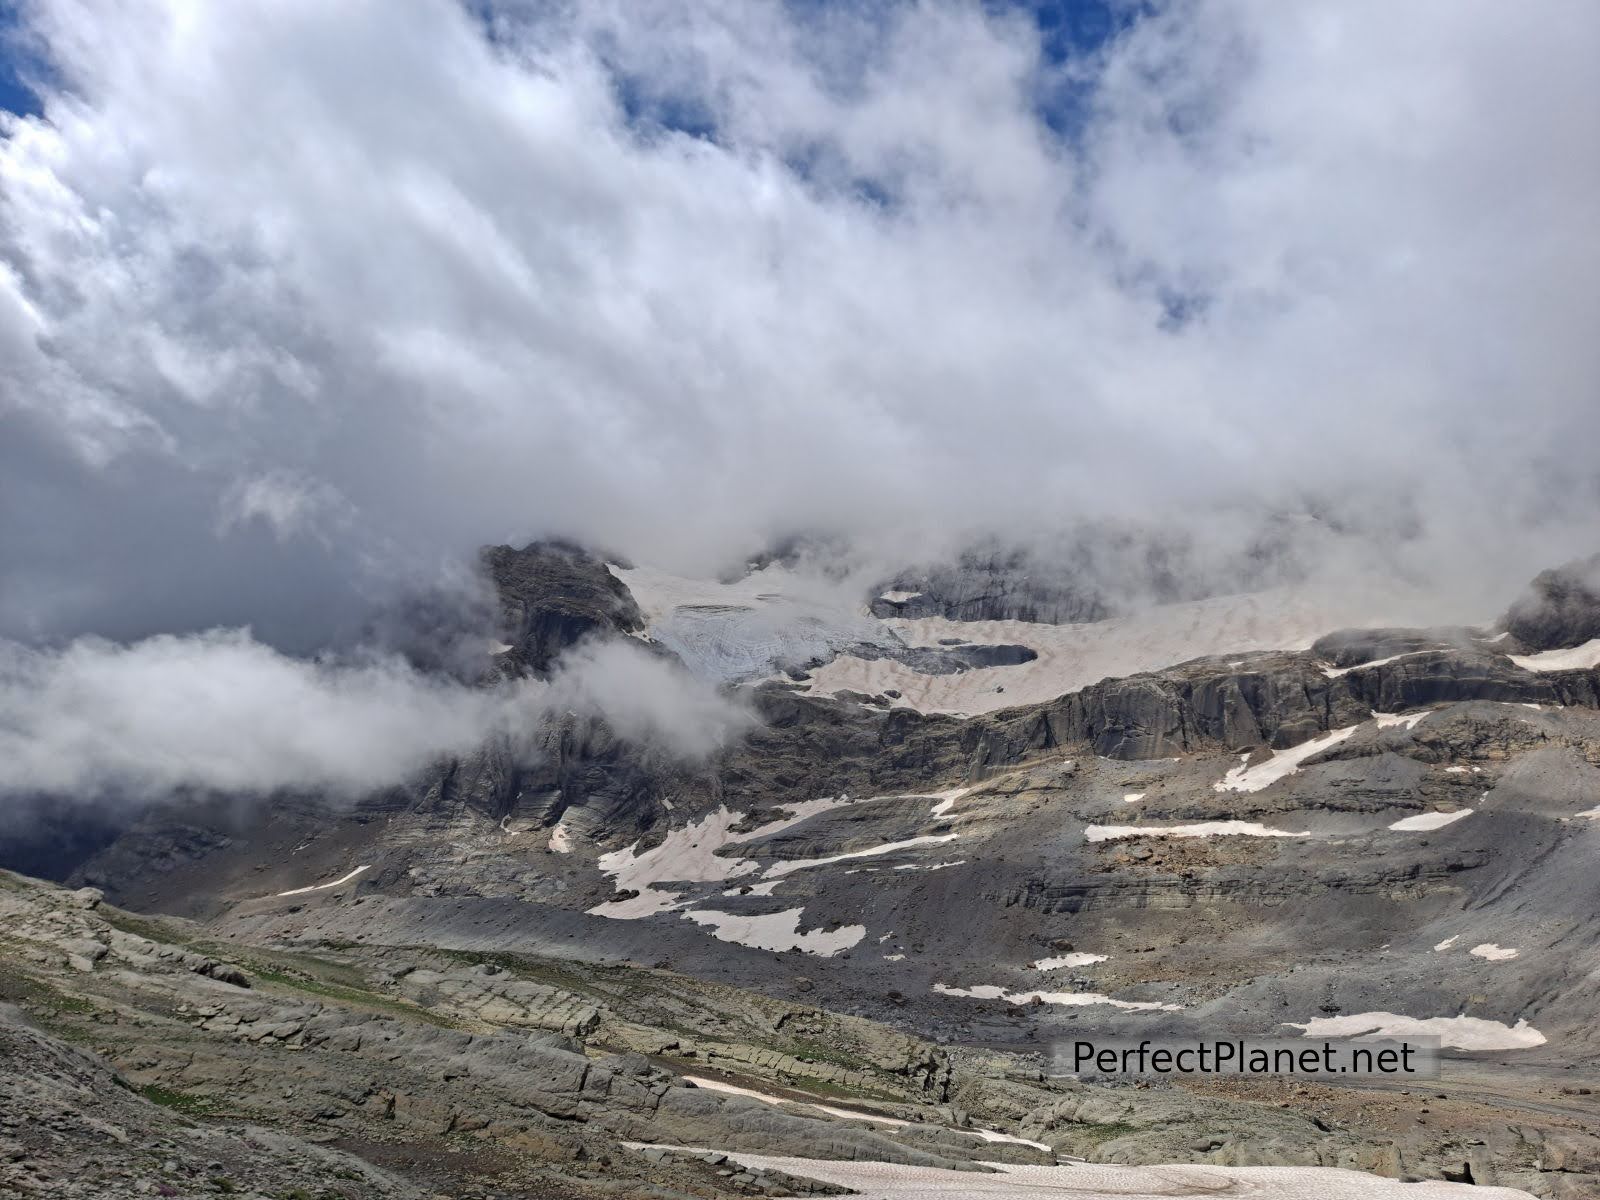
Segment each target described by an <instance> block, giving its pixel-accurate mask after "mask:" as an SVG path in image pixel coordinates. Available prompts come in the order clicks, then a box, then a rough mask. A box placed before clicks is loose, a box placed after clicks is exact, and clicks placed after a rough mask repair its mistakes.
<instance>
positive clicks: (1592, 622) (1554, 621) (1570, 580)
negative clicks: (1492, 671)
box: [1504, 554, 1600, 650]
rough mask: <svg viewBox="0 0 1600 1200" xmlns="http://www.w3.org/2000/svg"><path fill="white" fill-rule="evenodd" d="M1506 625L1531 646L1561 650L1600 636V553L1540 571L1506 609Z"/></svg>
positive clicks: (1520, 640)
mask: <svg viewBox="0 0 1600 1200" xmlns="http://www.w3.org/2000/svg"><path fill="white" fill-rule="evenodd" d="M1504 625H1505V627H1506V628H1507V629H1508V630H1510V631H1511V636H1512V637H1514V638H1516V639H1517V641H1519V642H1521V643H1522V644H1523V645H1524V646H1525V647H1527V648H1528V649H1530V650H1559V649H1561V648H1562V647H1564V646H1578V645H1582V644H1583V643H1584V642H1587V641H1589V640H1590V639H1591V638H1597V637H1600V554H1596V555H1594V556H1592V557H1590V558H1586V559H1580V560H1578V561H1577V562H1570V563H1567V564H1566V565H1565V566H1562V567H1556V568H1554V569H1552V570H1549V571H1541V572H1540V573H1539V574H1538V575H1536V576H1535V577H1534V580H1533V583H1532V584H1530V585H1529V587H1528V591H1527V592H1526V594H1524V595H1523V596H1522V597H1521V598H1520V599H1519V600H1517V602H1516V603H1515V604H1513V605H1512V606H1511V608H1510V611H1508V612H1507V613H1506V615H1505V619H1504Z"/></svg>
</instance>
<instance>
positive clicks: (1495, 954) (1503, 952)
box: [1467, 942, 1521, 962]
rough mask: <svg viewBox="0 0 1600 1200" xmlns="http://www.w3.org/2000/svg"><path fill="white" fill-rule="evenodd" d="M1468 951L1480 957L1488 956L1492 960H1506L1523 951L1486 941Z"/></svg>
mask: <svg viewBox="0 0 1600 1200" xmlns="http://www.w3.org/2000/svg"><path fill="white" fill-rule="evenodd" d="M1467 953H1468V954H1471V955H1474V956H1476V957H1478V958H1486V959H1488V960H1489V961H1490V962H1506V961H1507V960H1508V959H1513V958H1515V957H1516V956H1517V955H1518V954H1519V953H1521V951H1518V950H1514V949H1512V948H1511V947H1509V946H1497V945H1495V944H1494V943H1493V942H1484V943H1483V944H1482V945H1481V946H1474V947H1473V948H1472V949H1471V950H1468V951H1467Z"/></svg>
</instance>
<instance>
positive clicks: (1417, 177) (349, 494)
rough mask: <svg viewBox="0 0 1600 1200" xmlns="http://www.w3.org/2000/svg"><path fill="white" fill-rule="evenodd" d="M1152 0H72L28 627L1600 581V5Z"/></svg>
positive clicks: (41, 248) (319, 632) (5, 600)
mask: <svg viewBox="0 0 1600 1200" xmlns="http://www.w3.org/2000/svg"><path fill="white" fill-rule="evenodd" d="M1109 8H1110V9H1111V10H1112V11H1115V12H1118V13H1121V14H1122V15H1123V16H1125V17H1126V18H1127V20H1126V22H1125V28H1124V29H1123V30H1122V32H1120V33H1119V34H1118V35H1117V36H1115V37H1113V38H1112V39H1110V40H1109V41H1107V42H1106V43H1104V44H1103V45H1098V46H1093V47H1086V48H1082V49H1080V50H1078V51H1076V52H1074V53H1071V54H1067V55H1065V56H1058V55H1051V54H1047V53H1045V50H1044V47H1043V43H1042V41H1041V36H1040V33H1039V30H1038V29H1037V27H1036V25H1035V24H1034V22H1033V20H1032V18H1031V17H1030V16H1029V15H1028V6H1023V5H1018V6H1016V7H1009V6H1007V5H1005V4H994V3H981V4H980V3H978V2H977V0H971V2H961V0H927V2H924V3H882V4H860V5H858V4H853V3H843V2H839V3H828V2H825V3H820V4H804V5H797V4H784V3H780V2H779V0H726V2H723V0H711V2H707V0H627V2H626V3H610V2H606V0H599V2H595V3H583V4H577V5H566V4H543V3H537V4H535V3H519V2H518V0H500V2H496V3H489V4H476V3H475V4H466V3H459V2H457V0H416V2H415V3H408V4H406V5H405V6H403V9H402V10H397V9H396V7H395V6H394V5H393V4H391V3H386V2H384V0H349V2H345V3H339V4H328V3H325V2H324V0H271V2H258V0H236V2H234V3H229V4H225V5H210V6H207V5H192V4H187V3H180V2H179V0H136V2H133V3H129V2H127V0H48V2H45V0H25V3H23V4H22V5H21V14H20V18H19V29H20V31H21V32H20V34H19V36H20V37H21V38H22V39H23V40H24V42H25V44H26V45H27V47H28V49H29V52H30V53H31V54H33V55H35V56H36V57H37V58H38V59H39V60H40V61H41V63H43V64H45V65H44V66H43V67H42V68H41V71H40V90H41V93H42V100H43V115H42V116H41V117H37V118H27V119H23V118H12V117H6V118H3V121H4V124H3V126H0V563H3V564H4V565H3V571H4V577H3V581H0V583H3V586H0V635H8V636H12V637H15V638H20V639H23V640H28V641H33V642H40V641H44V640H48V639H52V638H54V639H59V638H62V637H71V636H74V635H77V634H80V633H84V632H92V633H99V634H103V635H106V636H109V637H113V638H117V639H121V640H131V639H136V638H140V637H144V636H146V635H148V634H151V633H159V632H172V633H181V632H190V631H194V630H198V629H205V628H210V627H215V626H218V625H228V626H232V625H244V624H249V625H251V626H253V627H254V628H255V629H256V631H257V634H258V636H259V637H261V638H262V639H263V640H264V641H266V642H268V643H269V644H272V645H276V646H280V647H290V648H301V649H304V648H310V647H316V646H320V645H325V644H327V643H328V642H329V641H330V640H335V639H336V636H337V634H338V632H339V631H340V630H341V629H343V628H348V627H351V626H354V625H359V614H360V613H361V611H362V610H363V609H364V608H365V607H366V606H367V605H368V604H369V603H370V602H371V601H372V600H373V599H374V597H375V596H383V595H386V594H388V593H389V592H390V591H391V590H392V589H393V587H394V586H395V585H396V584H397V583H399V582H402V581H408V580H411V579H414V578H417V577H419V576H420V577H431V576H432V575H434V574H435V573H436V572H437V571H438V569H439V568H440V566H441V564H444V563H448V562H451V561H460V560H461V559H463V558H464V557H466V556H469V555H470V553H471V552H472V550H473V548H474V547H475V546H477V545H478V544H480V543H484V542H494V541H514V540H518V539H522V538H526V537H528V536H530V535H534V534H537V533H541V532H560V533H566V534H570V535H573V536H575V537H578V538H580V539H583V540H586V541H589V542H591V543H596V544H600V545H604V546H607V547H611V548H615V549H617V550H619V551H621V552H622V553H625V554H627V555H630V556H632V557H634V558H636V559H638V560H640V561H645V562H651V561H654V562H659V563H662V564H663V565H669V566H680V567H691V568H695V567H704V566H707V565H720V564H723V563H726V562H728V561H738V560H739V556H740V555H743V554H746V553H749V552H750V551H752V550H754V549H756V548H758V547H760V546H761V545H763V544H765V543H767V542H769V541H770V540H771V539H773V538H775V537H779V536H782V535H784V534H788V533H793V532H804V533H818V534H822V535H837V536H839V537H842V538H845V539H848V540H852V541H855V542H859V543H862V544H864V545H867V546H869V547H870V548H871V549H872V551H873V552H874V553H875V554H877V555H878V556H879V557H880V558H881V559H883V560H884V561H893V560H894V559H895V558H896V557H897V556H898V557H901V558H904V559H909V560H913V561H914V560H916V559H918V558H920V557H922V556H924V555H925V554H928V553H932V552H936V551H938V550H941V549H947V548H948V547H949V545H951V544H957V545H959V544H961V543H963V542H965V541H967V540H970V539H972V538H974V537H980V536H983V535H986V534H1001V535H1003V536H1004V537H1006V538H1008V539H1012V540H1020V541H1038V542H1040V543H1042V544H1048V543H1049V540H1050V538H1052V537H1054V536H1056V535H1057V534H1059V533H1060V531H1061V530H1062V529H1064V528H1071V527H1075V526H1078V525H1083V524H1088V525H1095V524H1096V523H1104V522H1115V523H1120V524H1122V525H1125V526H1127V527H1129V528H1133V529H1137V528H1139V527H1141V526H1143V527H1155V528H1159V529H1162V530H1163V531H1164V532H1165V534H1167V535H1169V536H1177V535H1181V536H1183V537H1187V538H1188V539H1190V540H1191V541H1192V542H1194V543H1196V544H1198V545H1200V547H1201V550H1200V552H1199V553H1198V557H1199V558H1201V559H1207V558H1210V557H1215V555H1212V554H1211V553H1210V548H1211V547H1213V546H1215V547H1221V548H1227V549H1231V548H1232V547H1233V544H1234V542H1235V541H1236V540H1237V535H1236V533H1235V530H1236V529H1237V528H1238V527H1239V526H1240V525H1244V526H1246V527H1248V526H1249V525H1250V523H1251V522H1252V521H1253V520H1254V519H1256V518H1257V517H1259V516H1262V515H1265V514H1275V515H1278V516H1283V515H1285V514H1287V515H1289V516H1300V515H1304V514H1313V515H1315V517H1316V519H1317V521H1318V523H1319V525H1320V527H1321V528H1322V529H1323V530H1324V531H1333V533H1334V535H1335V536H1332V537H1328V538H1324V539H1323V540H1324V541H1328V542H1335V543H1341V544H1342V545H1343V548H1342V549H1339V550H1338V556H1339V559H1340V561H1341V563H1343V562H1345V561H1348V562H1350V563H1353V564H1356V565H1357V566H1365V567H1366V568H1367V569H1380V570H1387V569H1390V568H1391V567H1399V568H1408V569H1411V570H1414V571H1416V572H1418V573H1419V574H1420V575H1422V576H1424V577H1427V578H1430V579H1432V580H1435V581H1436V582H1437V583H1438V584H1439V585H1440V586H1441V587H1442V588H1444V587H1448V588H1450V589H1456V588H1458V587H1460V586H1465V585H1472V586H1479V587H1481V586H1483V585H1484V584H1485V581H1490V582H1491V583H1493V582H1495V581H1500V580H1503V583H1502V584H1500V586H1501V587H1502V588H1503V594H1502V595H1501V596H1500V597H1499V599H1500V600H1501V601H1503V600H1504V599H1507V598H1509V595H1510V594H1511V592H1513V591H1514V590H1515V588H1516V587H1517V586H1518V585H1519V584H1520V582H1521V580H1523V579H1525V578H1526V577H1527V576H1528V575H1529V574H1530V573H1531V571H1532V570H1533V569H1534V568H1536V567H1537V566H1542V565H1546V564H1548V563H1550V562H1554V561H1559V560H1560V559H1563V558H1567V557H1571V556H1572V555H1573V554H1574V553H1576V552H1578V551H1579V550H1587V549H1591V548H1592V547H1591V546H1588V545H1585V544H1584V543H1585V542H1586V541H1592V539H1593V531H1594V528H1595V527H1596V523H1597V514H1600V483H1597V476H1596V465H1595V457H1594V452H1593V451H1594V447H1595V446H1596V445H1600V405H1597V404H1596V403H1595V395H1596V391H1595V389H1596V385H1597V380H1600V360H1597V357H1596V354H1597V352H1596V339H1595V336H1594V331H1595V329H1596V328H1600V286H1597V280H1600V239H1597V237H1596V232H1595V231H1596V224H1595V221H1594V201H1595V197H1596V196H1597V195H1600V115H1597V114H1600V74H1597V73H1596V72H1595V71H1594V69H1593V63H1594V47H1595V45H1596V43H1597V38H1600V9H1597V8H1596V7H1595V6H1594V5H1593V4H1591V3H1589V2H1588V0H1550V2H1548V3H1545V4H1542V5H1540V6H1539V10H1538V14H1537V19H1530V17H1529V14H1528V13H1527V12H1526V11H1525V10H1523V9H1521V8H1519V7H1518V6H1514V5H1506V4H1499V3H1487V2H1475V0H1472V2H1465V3H1463V2H1459V0H1439V2H1437V3H1410V4H1405V5H1395V4H1392V3H1380V2H1378V0H1306V2H1305V3H1296V4H1283V3H1279V2H1277V0H1184V2H1172V3H1154V4H1141V5H1126V6H1124V5H1121V4H1118V3H1113V4H1111V5H1110V6H1109ZM1368 545H1377V546H1379V547H1381V549H1382V553H1380V554H1378V555H1376V556H1372V559H1373V560H1375V562H1376V567H1374V561H1369V560H1368V558H1367V557H1366V556H1363V555H1362V554H1360V553H1358V552H1357V551H1359V549H1360V548H1362V547H1365V546H1368ZM1351 547H1354V549H1352V548H1351ZM1490 611H1492V606H1491V608H1490ZM417 702H418V703H419V704H422V705H424V706H426V704H427V703H429V701H428V700H427V699H426V697H425V695H424V696H420V697H419V698H418V700H417Z"/></svg>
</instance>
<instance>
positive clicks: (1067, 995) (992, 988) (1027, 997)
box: [933, 983, 1183, 1012]
mask: <svg viewBox="0 0 1600 1200" xmlns="http://www.w3.org/2000/svg"><path fill="white" fill-rule="evenodd" d="M933 990H934V991H936V992H938V993H939V994H940V995H941V996H966V997H970V998H972V999H974V1000H1004V1001H1005V1002H1006V1003H1007V1004H1032V1003H1034V1002H1035V1001H1038V1002H1039V1003H1041V1004H1065V1005H1071V1006H1074V1007H1081V1006H1083V1005H1090V1004H1109V1005H1111V1006H1112V1007H1113V1008H1126V1009H1130V1010H1147V1009H1160V1010H1161V1011H1162V1012H1178V1011H1179V1010H1180V1009H1181V1008H1182V1007H1183V1006H1182V1005H1180V1004H1162V1003H1161V1002H1160V1001H1157V1000H1113V999H1112V998H1111V997H1110V996H1107V995H1103V994H1102V993H1100V992H1011V991H1007V990H1006V989H1005V988H1003V987H1001V986H1000V985H999V984H994V983H980V984H976V985H975V986H973V987H969V988H958V987H950V986H949V985H948V984H943V983H936V984H934V985H933Z"/></svg>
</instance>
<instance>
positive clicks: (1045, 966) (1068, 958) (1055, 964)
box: [1028, 950, 1106, 971]
mask: <svg viewBox="0 0 1600 1200" xmlns="http://www.w3.org/2000/svg"><path fill="white" fill-rule="evenodd" d="M1105 961H1106V956H1105V955H1104V954H1085V953H1083V952H1082V951H1081V950H1075V951H1073V952H1072V953H1071V954H1062V955H1058V956H1057V957H1055V958H1041V959H1039V960H1038V961H1037V962H1031V963H1029V964H1028V965H1029V966H1030V967H1032V968H1033V969H1034V970H1035V971H1054V970H1056V969H1058V968H1060V967H1087V966H1090V965H1092V964H1094V963H1101V962H1105Z"/></svg>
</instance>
